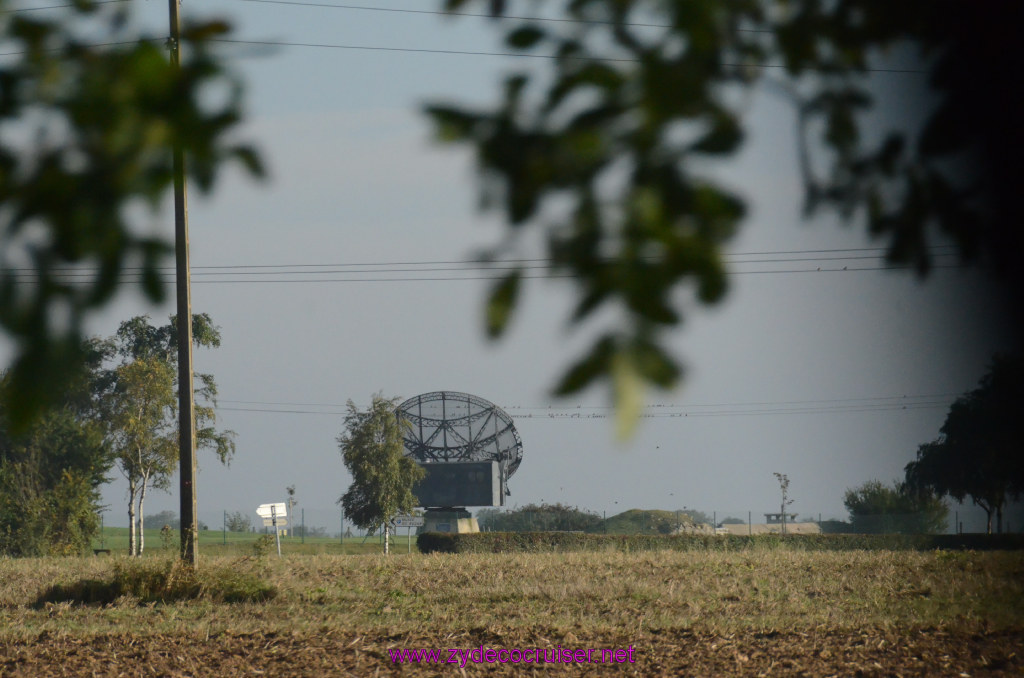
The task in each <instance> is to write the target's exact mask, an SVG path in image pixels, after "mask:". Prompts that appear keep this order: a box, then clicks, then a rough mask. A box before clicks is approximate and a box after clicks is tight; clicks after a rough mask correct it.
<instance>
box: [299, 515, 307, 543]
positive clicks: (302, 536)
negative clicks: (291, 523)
mask: <svg viewBox="0 0 1024 678" xmlns="http://www.w3.org/2000/svg"><path fill="white" fill-rule="evenodd" d="M301 511H302V513H301V515H302V534H301V535H300V536H299V539H300V541H299V543H300V544H305V543H306V508H305V507H302V509H301Z"/></svg>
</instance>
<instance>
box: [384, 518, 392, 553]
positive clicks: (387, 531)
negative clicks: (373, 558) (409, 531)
mask: <svg viewBox="0 0 1024 678" xmlns="http://www.w3.org/2000/svg"><path fill="white" fill-rule="evenodd" d="M390 529H391V528H390V526H389V525H388V524H387V523H386V522H385V523H384V555H388V554H389V553H390V551H389V550H388V543H389V542H390V541H391V539H390V538H389V537H390V536H391V532H390Z"/></svg>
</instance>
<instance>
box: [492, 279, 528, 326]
mask: <svg viewBox="0 0 1024 678" xmlns="http://www.w3.org/2000/svg"><path fill="white" fill-rule="evenodd" d="M522 277H523V272H522V271H521V270H518V269H517V270H515V271H512V272H511V273H509V274H507V275H505V276H504V277H503V278H502V279H501V280H500V281H499V282H498V283H497V284H496V285H495V286H494V288H493V289H492V290H491V296H490V299H488V301H487V313H486V317H487V336H488V337H490V338H491V339H494V338H496V337H499V336H501V334H502V333H503V332H504V331H505V328H506V327H507V326H508V321H509V319H510V318H511V317H512V311H513V310H514V309H515V306H516V300H517V298H518V297H519V287H520V281H521V280H522Z"/></svg>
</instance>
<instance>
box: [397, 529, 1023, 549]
mask: <svg viewBox="0 0 1024 678" xmlns="http://www.w3.org/2000/svg"><path fill="white" fill-rule="evenodd" d="M417 545H418V546H419V549H420V551H421V552H423V553H537V552H557V551H609V550H612V551H626V552H630V551H661V550H671V551H742V550H747V549H758V548H759V549H766V548H767V549H773V548H786V549H792V550H799V551H852V550H888V551H901V550H916V551H927V550H934V549H943V550H951V551H952V550H977V551H984V550H1024V535H1020V534H993V535H988V534H959V535H958V534H915V535H907V534H871V535H868V534H787V535H780V534H756V535H710V534H707V535H704V534H687V535H653V534H643V535H638V534H634V535H622V534H615V535H604V534H584V533H581V532H477V533H473V534H446V533H439V532H424V533H423V534H421V535H420V536H419V537H418V539H417Z"/></svg>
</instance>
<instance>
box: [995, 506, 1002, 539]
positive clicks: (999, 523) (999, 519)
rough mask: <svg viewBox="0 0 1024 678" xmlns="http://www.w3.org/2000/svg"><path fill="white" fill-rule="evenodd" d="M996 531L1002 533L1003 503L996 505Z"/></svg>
mask: <svg viewBox="0 0 1024 678" xmlns="http://www.w3.org/2000/svg"><path fill="white" fill-rule="evenodd" d="M996 532H997V533H998V534H1002V533H1003V505H1002V504H999V505H998V506H996Z"/></svg>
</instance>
